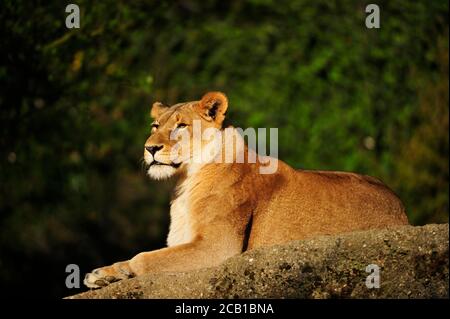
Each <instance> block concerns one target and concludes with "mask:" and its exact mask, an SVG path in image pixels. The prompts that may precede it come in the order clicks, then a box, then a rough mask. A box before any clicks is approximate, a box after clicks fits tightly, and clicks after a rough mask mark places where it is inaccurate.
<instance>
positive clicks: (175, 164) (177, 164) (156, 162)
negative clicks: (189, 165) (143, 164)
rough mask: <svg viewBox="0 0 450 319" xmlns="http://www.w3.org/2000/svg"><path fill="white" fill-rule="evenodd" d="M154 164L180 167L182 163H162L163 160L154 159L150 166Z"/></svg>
mask: <svg viewBox="0 0 450 319" xmlns="http://www.w3.org/2000/svg"><path fill="white" fill-rule="evenodd" d="M153 165H159V166H171V167H173V168H178V167H180V165H181V163H170V164H166V163H162V162H158V161H153V162H151V163H150V165H149V167H151V166H153Z"/></svg>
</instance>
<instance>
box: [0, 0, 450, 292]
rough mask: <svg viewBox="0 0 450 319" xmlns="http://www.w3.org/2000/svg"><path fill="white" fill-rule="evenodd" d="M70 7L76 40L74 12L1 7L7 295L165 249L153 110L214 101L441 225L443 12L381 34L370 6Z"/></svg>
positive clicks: (417, 5) (311, 164)
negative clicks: (150, 158)
mask: <svg viewBox="0 0 450 319" xmlns="http://www.w3.org/2000/svg"><path fill="white" fill-rule="evenodd" d="M200 3H201V4H200ZM77 4H78V5H79V6H80V8H81V28H80V29H73V30H68V29H66V28H65V24H64V21H65V17H66V13H65V12H64V9H65V5H66V3H64V2H61V1H34V2H29V1H11V0H4V1H2V3H1V4H0V33H1V37H0V39H1V40H0V41H1V48H2V50H1V52H0V56H1V59H0V92H1V97H0V163H1V164H0V211H1V214H0V229H1V231H0V251H1V256H0V280H1V281H2V282H4V284H5V285H6V286H8V287H14V286H19V287H20V285H18V284H17V282H18V281H19V282H20V281H21V280H22V281H25V280H27V278H29V277H30V276H32V272H33V271H35V269H36V268H33V265H35V267H37V268H38V269H39V271H41V272H43V273H44V275H42V276H40V277H39V279H35V280H38V283H37V284H36V287H37V289H39V291H41V292H42V291H43V290H42V289H47V290H46V292H48V293H52V294H59V295H61V294H68V293H69V292H68V291H64V288H63V282H64V272H63V270H64V267H65V265H66V264H68V263H78V264H79V265H80V266H82V271H88V270H90V268H92V267H96V266H99V265H102V264H105V263H109V262H113V261H117V260H118V259H121V258H122V259H123V258H129V257H131V256H132V255H133V254H134V253H136V252H138V251H140V250H144V249H145V250H148V249H152V248H157V247H160V246H161V245H162V244H163V243H164V236H165V233H166V232H167V223H168V216H167V213H168V203H169V196H170V189H171V182H168V183H163V184H161V183H155V182H152V181H149V180H148V179H147V178H146V177H145V173H144V171H143V170H142V169H141V163H140V160H141V158H142V152H143V143H144V141H145V139H146V137H147V134H148V133H149V123H150V121H149V118H148V114H149V110H150V105H151V103H152V102H153V101H155V100H162V101H164V102H166V103H175V102H179V101H187V100H194V99H198V98H199V97H200V96H201V95H202V94H203V93H205V92H207V91H209V90H222V91H224V92H225V93H226V94H227V95H228V96H229V99H230V109H229V113H228V121H229V122H230V123H232V124H233V125H234V126H239V127H243V128H246V127H250V126H251V127H278V128H279V152H280V158H281V159H283V160H285V161H286V162H288V163H289V164H291V165H293V166H295V167H298V168H307V169H333V170H349V171H356V172H360V173H364V174H369V175H373V176H377V177H379V178H381V179H382V180H384V181H385V182H386V183H387V184H389V185H390V186H392V187H393V188H394V190H395V191H396V192H397V193H398V194H399V195H400V197H401V198H402V200H403V201H404V202H405V204H406V206H407V210H408V213H409V218H410V221H411V222H413V223H416V224H423V223H430V222H445V221H448V195H449V189H448V144H449V139H448V3H447V2H446V1H425V0H422V1H407V0H397V1H379V2H378V4H379V5H380V8H381V28H380V29H370V30H369V29H366V27H365V24H364V21H365V17H366V13H365V11H364V8H365V5H366V2H365V1H329V0H324V1H272V0H252V1H246V2H244V1H202V2H196V1H193V0H179V1H170V2H163V1H154V2H152V1H149V2H146V1H112V0H107V1H96V2H92V1H86V0H80V1H77ZM161 185H162V186H161ZM37 261H39V262H37ZM52 274H58V275H52ZM58 276H59V277H58ZM49 283H50V284H49ZM40 284H41V285H40ZM43 287H45V288H43Z"/></svg>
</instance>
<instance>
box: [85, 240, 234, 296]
mask: <svg viewBox="0 0 450 319" xmlns="http://www.w3.org/2000/svg"><path fill="white" fill-rule="evenodd" d="M241 246H242V244H241V243H240V242H237V241H234V242H230V241H228V240H227V239H226V238H220V239H219V238H218V239H216V240H209V241H206V240H204V239H199V240H195V241H194V242H192V243H188V244H182V245H178V246H173V247H168V248H163V249H159V250H155V251H151V252H143V253H139V254H137V255H136V256H134V257H133V258H132V259H130V260H128V261H124V262H119V263H115V264H113V265H111V266H106V267H102V268H98V269H95V270H94V271H93V272H92V273H88V274H87V275H86V277H85V279H84V284H85V285H86V286H88V287H89V288H100V287H103V286H107V285H109V284H110V283H112V282H114V281H118V280H121V279H127V278H131V277H134V276H138V275H142V274H146V273H152V272H164V271H189V270H193V269H199V268H205V267H211V266H215V265H218V264H220V263H221V262H222V261H224V260H225V259H227V258H229V257H231V256H233V255H236V254H239V253H240V252H241V249H242V247H241Z"/></svg>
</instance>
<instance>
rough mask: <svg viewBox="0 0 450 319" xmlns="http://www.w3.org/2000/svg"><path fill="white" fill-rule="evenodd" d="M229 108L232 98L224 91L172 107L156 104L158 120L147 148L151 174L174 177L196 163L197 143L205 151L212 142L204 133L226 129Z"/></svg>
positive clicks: (155, 120)
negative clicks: (210, 130) (186, 166)
mask: <svg viewBox="0 0 450 319" xmlns="http://www.w3.org/2000/svg"><path fill="white" fill-rule="evenodd" d="M227 107H228V99H227V97H226V96H225V95H224V94H223V93H221V92H209V93H207V94H205V95H204V96H203V97H202V99H201V100H200V101H193V102H186V103H178V104H175V105H172V106H166V105H164V104H162V103H161V102H156V103H154V104H153V106H152V109H151V113H150V115H151V117H152V118H153V119H154V121H153V123H152V129H151V135H150V136H149V137H148V139H147V141H146V142H145V147H144V160H145V163H146V164H147V165H148V166H149V168H148V174H149V176H150V177H152V178H155V179H164V178H168V177H171V176H172V175H174V174H175V173H176V172H177V171H178V170H180V169H181V168H182V167H183V166H184V164H189V163H191V162H192V159H193V156H195V154H196V153H195V150H194V148H195V146H196V145H198V146H199V147H200V149H201V151H202V152H204V151H205V150H206V149H207V148H208V145H210V144H211V143H209V142H210V141H209V142H208V141H204V140H202V138H201V135H202V134H203V132H204V131H205V130H207V129H209V128H215V129H221V128H222V123H223V120H224V119H225V112H226V110H227ZM199 124H200V125H199ZM196 130H199V131H200V132H198V131H196ZM194 132H195V133H196V134H194ZM181 141H183V143H180V142H181Z"/></svg>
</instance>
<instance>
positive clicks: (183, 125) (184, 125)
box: [177, 123, 187, 128]
mask: <svg viewBox="0 0 450 319" xmlns="http://www.w3.org/2000/svg"><path fill="white" fill-rule="evenodd" d="M186 126H187V124H185V123H178V125H177V128H183V127H186Z"/></svg>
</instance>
